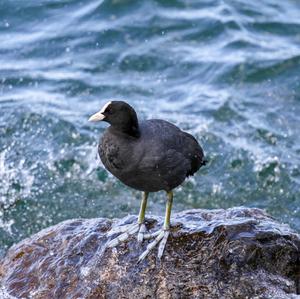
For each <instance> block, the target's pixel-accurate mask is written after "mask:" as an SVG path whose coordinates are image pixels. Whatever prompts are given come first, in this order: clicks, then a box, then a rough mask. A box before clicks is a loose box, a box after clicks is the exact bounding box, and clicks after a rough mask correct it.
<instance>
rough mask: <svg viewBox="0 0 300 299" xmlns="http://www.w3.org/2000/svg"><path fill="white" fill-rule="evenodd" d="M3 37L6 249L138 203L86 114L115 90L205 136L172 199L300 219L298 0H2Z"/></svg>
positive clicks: (1, 157) (159, 203) (158, 210)
mask: <svg viewBox="0 0 300 299" xmlns="http://www.w3.org/2000/svg"><path fill="white" fill-rule="evenodd" d="M0 41H1V42H0V255H1V254H3V253H4V252H5V251H6V249H7V248H8V247H9V246H11V245H12V244H13V243H14V242H17V241H18V240H20V239H22V238H24V237H26V236H28V235H30V234H32V233H34V232H37V231H38V230H40V229H41V228H44V227H47V226H49V225H52V224H55V223H58V222H60V221H62V220H64V219H69V218H78V217H120V216H124V215H126V214H128V213H132V214H134V213H137V211H138V207H139V204H140V202H139V198H140V194H139V192H137V191H134V190H132V189H129V188H127V187H125V186H123V185H122V184H121V183H120V182H118V181H117V180H116V179H115V178H113V177H112V176H111V175H109V174H108V173H107V172H106V171H105V170H104V169H103V167H102V165H101V163H100V161H99V159H98V158H97V155H96V144H97V142H98V138H99V135H100V134H101V133H102V132H103V130H104V128H105V124H94V123H88V122H87V119H88V117H89V116H90V115H91V114H92V113H94V112H96V111H97V110H99V109H100V108H101V106H102V105H103V104H104V103H106V102H107V100H108V99H123V100H126V101H128V102H129V103H130V104H131V105H133V106H134V107H135V108H136V110H137V112H138V114H139V117H140V118H152V117H153V118H163V119H166V120H169V121H171V122H174V123H175V124H177V125H178V126H180V127H181V128H183V129H185V130H187V131H189V132H190V133H192V134H194V135H195V136H196V137H197V139H198V140H199V142H200V143H201V144H202V145H203V148H204V150H205V152H206V154H207V157H208V159H209V161H210V162H209V164H208V166H207V167H205V168H203V169H202V170H201V171H200V172H199V173H198V174H197V175H196V176H195V177H193V178H192V179H190V180H188V181H186V182H185V183H184V185H183V186H182V187H180V188H178V190H177V192H176V195H175V205H174V211H179V210H182V209H190V208H227V207H232V206H240V205H245V206H249V207H259V208H264V209H266V210H267V211H268V212H269V213H271V214H272V215H274V217H276V218H277V219H279V220H282V221H284V222H287V223H289V224H290V225H291V226H292V227H294V228H296V229H297V230H300V207H299V203H300V125H299V122H300V2H299V1H298V0H285V1H273V0H262V1H258V0H254V1H246V0H239V1H233V0H232V1H229V0H227V1H225V0H224V1H217V0H214V1H202V0H201V1H200V0H198V1H183V0H180V1H179V0H177V1H162V0H161V1H150V0H139V1H129V0H128V1H126V0H113V1H108V0H106V1H95V0H94V1H89V0H86V1H78V0H69V1H66V0H65V1H62V0H59V1H54V0H51V1H50V0H44V1H42V0H39V1H33V0H27V1H20V0H15V1H13V0H7V1H1V2H0ZM164 200H165V195H164V193H157V194H154V195H152V196H151V201H150V205H149V209H148V212H149V213H154V214H163V213H164Z"/></svg>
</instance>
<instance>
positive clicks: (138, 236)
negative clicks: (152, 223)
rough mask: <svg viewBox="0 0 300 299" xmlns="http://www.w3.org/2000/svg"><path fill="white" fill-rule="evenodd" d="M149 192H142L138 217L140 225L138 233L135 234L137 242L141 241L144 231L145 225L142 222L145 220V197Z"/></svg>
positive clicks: (146, 197)
mask: <svg viewBox="0 0 300 299" xmlns="http://www.w3.org/2000/svg"><path fill="white" fill-rule="evenodd" d="M148 195H149V192H143V198H142V202H141V208H140V213H139V219H138V225H139V227H140V229H139V232H138V235H137V240H138V242H139V243H142V242H143V240H144V235H145V233H146V225H145V223H144V221H145V212H146V207H147V199H148Z"/></svg>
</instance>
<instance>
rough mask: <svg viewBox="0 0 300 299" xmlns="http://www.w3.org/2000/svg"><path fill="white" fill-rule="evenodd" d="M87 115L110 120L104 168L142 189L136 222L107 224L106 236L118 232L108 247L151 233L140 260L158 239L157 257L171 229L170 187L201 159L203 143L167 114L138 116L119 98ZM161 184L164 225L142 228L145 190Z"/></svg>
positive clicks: (195, 168)
mask: <svg viewBox="0 0 300 299" xmlns="http://www.w3.org/2000/svg"><path fill="white" fill-rule="evenodd" d="M89 120H90V121H100V120H102V121H106V122H108V123H109V124H110V127H109V128H107V129H106V130H105V132H104V134H103V136H102V137H101V139H100V142H99V147H98V151H99V155H100V158H101V160H102V162H103V164H104V166H105V167H106V169H107V170H108V171H110V172H111V173H112V174H113V175H114V176H115V177H117V178H118V179H119V180H120V181H121V182H123V183H124V184H126V185H127V186H130V187H132V188H134V189H137V190H140V191H143V197H142V202H141V208H140V213H139V216H138V221H137V223H132V224H128V225H125V226H124V227H117V228H115V229H111V231H110V232H109V233H108V237H109V236H113V235H114V234H116V233H121V235H119V236H118V237H116V238H115V239H112V240H110V241H109V242H108V243H107V247H115V246H117V245H118V244H119V243H120V242H123V241H125V240H126V239H128V237H129V236H131V235H133V234H135V233H138V235H137V239H138V241H139V242H142V241H143V240H144V239H149V238H155V239H154V241H153V242H152V243H150V244H148V246H147V248H146V250H145V251H144V252H143V253H142V254H141V255H140V257H139V261H141V260H143V259H144V258H145V257H146V256H147V255H148V253H149V252H150V251H151V249H152V248H154V247H155V246H156V245H157V244H159V247H158V257H159V258H161V257H162V255H163V252H164V248H165V245H166V242H167V239H168V236H169V233H170V217H171V210H172V203H173V192H172V189H174V188H176V187H177V186H178V185H180V184H181V183H182V182H183V181H184V180H185V178H186V177H188V176H190V175H193V174H194V173H195V172H196V171H198V170H199V168H200V167H201V166H202V165H204V164H205V160H204V156H203V150H202V148H201V146H200V145H199V143H198V142H197V140H196V139H195V138H194V137H193V136H192V135H190V134H188V133H186V132H183V131H181V130H180V129H179V128H178V127H176V126H175V125H173V124H171V123H169V122H167V121H165V120H161V119H150V120H145V121H141V122H139V121H138V118H137V115H136V112H135V111H134V109H133V108H132V107H131V106H130V105H128V104H127V103H125V102H122V101H112V102H108V103H107V104H106V105H104V107H103V108H102V109H101V110H100V111H99V112H97V113H95V114H94V115H92V116H91V117H90V119H89ZM160 190H165V191H166V192H167V202H166V213H165V220H164V225H163V228H162V229H161V230H160V231H158V232H154V233H151V234H146V225H145V210H146V206H147V198H148V195H149V192H156V191H160Z"/></svg>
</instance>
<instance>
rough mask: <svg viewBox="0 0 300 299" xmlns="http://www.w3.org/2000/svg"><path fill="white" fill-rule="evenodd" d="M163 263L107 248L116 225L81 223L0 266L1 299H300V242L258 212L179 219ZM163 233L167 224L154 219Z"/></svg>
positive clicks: (56, 230) (53, 230) (203, 213)
mask: <svg viewBox="0 0 300 299" xmlns="http://www.w3.org/2000/svg"><path fill="white" fill-rule="evenodd" d="M172 219H173V226H172V235H171V237H170V238H169V241H168V243H167V246H166V250H165V253H164V257H163V259H162V260H161V261H159V260H158V259H157V257H156V250H154V251H153V252H152V253H151V254H150V255H149V256H148V257H147V258H146V260H145V261H143V262H141V263H139V264H138V263H137V261H138V257H139V255H140V254H141V253H142V252H143V251H144V250H145V248H146V245H147V242H144V243H143V244H142V245H139V244H138V242H137V241H136V238H135V237H132V238H131V239H130V240H129V241H128V242H126V243H123V244H121V245H119V246H118V247H117V248H114V249H106V248H105V244H106V242H107V240H108V239H107V237H106V233H107V232H108V231H109V230H110V228H111V226H112V225H114V226H115V225H122V224H124V223H131V222H133V221H136V217H133V216H130V217H126V218H124V219H122V220H117V221H115V222H113V221H111V220H107V219H80V220H69V221H65V222H62V223H60V224H58V225H55V226H53V227H50V228H47V229H44V230H42V231H41V232H39V233H37V234H35V235H33V236H32V237H30V238H27V239H25V240H23V241H22V242H20V243H19V244H17V245H15V246H13V247H12V248H11V249H10V250H9V251H8V253H7V255H6V257H5V258H4V259H3V261H2V262H1V263H0V283H1V284H0V286H1V287H0V295H1V293H2V297H1V299H2V298H14V297H15V298H18V299H19V298H34V299H37V298H41V299H46V298H51V299H55V298H57V299H64V298H70V299H71V298H72V299H73V298H74V299H75V298H76V299H79V298H89V299H92V298H93V299H94V298H113V299H115V298H139V299H140V298H205V299H210V298H212V299H218V298H224V299H230V298H241V299H246V298H272V299H273V298H280V299H284V298H300V296H299V295H297V294H300V237H299V235H297V234H296V233H295V232H294V231H292V230H291V229H290V228H289V227H288V226H287V225H284V224H280V223H278V222H277V221H275V220H274V219H272V218H271V217H270V216H268V215H267V214H265V212H263V211H261V210H259V209H249V208H233V209H228V210H211V211H209V210H190V211H185V212H182V213H179V214H174V215H173V217H172ZM147 221H148V224H147V226H148V229H149V230H151V231H155V230H158V229H159V228H160V225H162V218H159V217H155V218H151V219H148V220H147Z"/></svg>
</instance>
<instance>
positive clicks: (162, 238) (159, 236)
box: [138, 230, 170, 262]
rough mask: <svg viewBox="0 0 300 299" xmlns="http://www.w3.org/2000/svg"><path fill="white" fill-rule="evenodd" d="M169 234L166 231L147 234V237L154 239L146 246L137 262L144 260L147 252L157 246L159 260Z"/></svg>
mask: <svg viewBox="0 0 300 299" xmlns="http://www.w3.org/2000/svg"><path fill="white" fill-rule="evenodd" d="M169 234H170V232H169V231H168V230H160V231H158V232H156V233H154V234H148V235H151V236H153V235H155V236H156V238H155V239H154V241H153V242H151V243H150V244H148V246H147V248H146V250H145V251H144V252H143V253H142V254H141V255H140V257H139V260H138V262H141V261H142V260H144V259H145V257H146V256H147V255H148V254H149V252H150V251H151V250H152V249H153V248H154V247H155V246H156V245H157V244H158V243H160V244H159V247H158V258H159V259H161V257H162V255H163V252H164V249H165V246H166V243H167V240H168V237H169Z"/></svg>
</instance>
